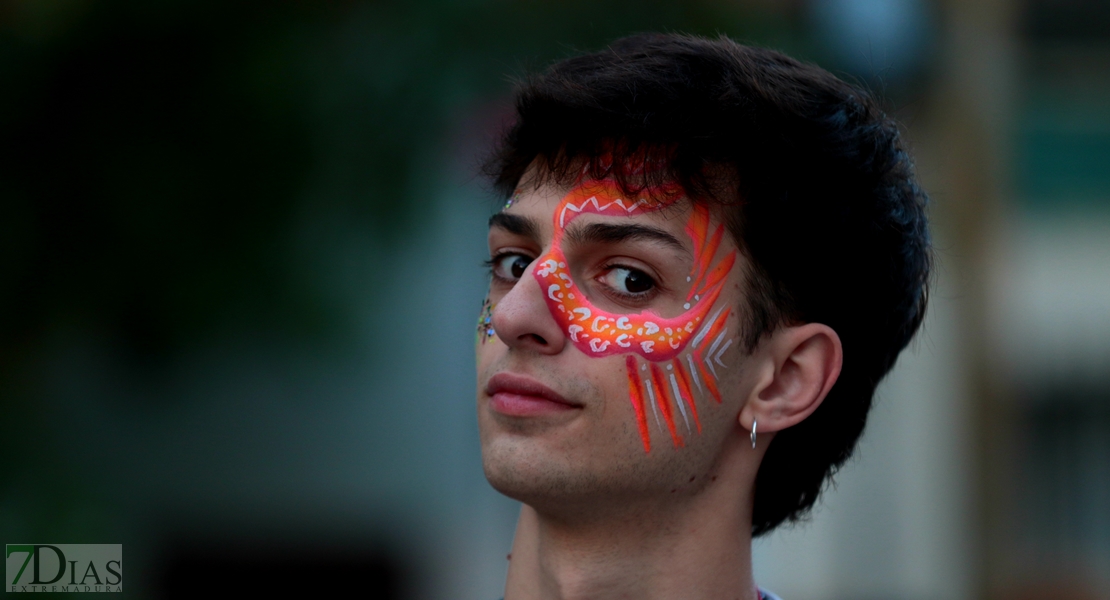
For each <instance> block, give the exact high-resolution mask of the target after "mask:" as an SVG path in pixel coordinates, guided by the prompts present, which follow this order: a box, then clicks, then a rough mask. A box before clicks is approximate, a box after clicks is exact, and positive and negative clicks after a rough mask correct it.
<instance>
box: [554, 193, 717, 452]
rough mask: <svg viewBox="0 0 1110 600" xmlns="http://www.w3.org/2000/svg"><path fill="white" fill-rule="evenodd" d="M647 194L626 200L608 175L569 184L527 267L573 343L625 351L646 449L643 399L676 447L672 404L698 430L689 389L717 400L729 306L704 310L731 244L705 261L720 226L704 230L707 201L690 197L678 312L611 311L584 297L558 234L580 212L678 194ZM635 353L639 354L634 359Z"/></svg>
mask: <svg viewBox="0 0 1110 600" xmlns="http://www.w3.org/2000/svg"><path fill="white" fill-rule="evenodd" d="M654 196H656V197H662V198H663V200H658V199H650V200H649V199H647V198H644V199H639V200H629V199H628V197H627V196H625V195H624V194H622V193H621V192H620V190H619V189H618V187H617V186H616V185H615V183H613V182H610V181H590V182H587V183H584V184H581V185H579V186H577V187H575V188H574V189H572V190H571V191H570V192H569V193H568V194H567V195H566V196H565V197H564V198H563V199H562V201H560V203H559V204H558V206H557V207H556V208H555V214H554V238H553V240H552V244H551V249H550V251H548V253H547V254H545V255H543V256H541V257H539V258H538V259H537V260H536V265H535V269H534V270H533V276H534V277H535V278H536V280H537V281H538V282H539V284H540V287H541V289H542V290H543V292H544V295H545V300H546V302H547V306H548V309H549V310H550V311H551V314H552V316H553V317H554V318H555V321H556V322H557V323H558V324H559V325H560V327H561V328H562V330H563V331H564V332H565V333H566V335H567V338H568V339H569V340H570V341H571V342H572V343H573V344H574V345H575V347H576V348H578V350H580V351H581V352H583V353H584V354H586V355H587V356H596V357H601V356H609V355H613V354H627V355H628V356H627V357H626V359H625V363H626V367H627V371H628V382H629V397H630V399H631V401H632V405H633V408H634V410H635V413H636V419H637V424H638V426H639V430H640V436H641V438H642V439H643V443H644V450H645V451H647V452H650V451H651V436H650V432H649V427H648V419H647V411H646V408H645V404H647V406H650V409H651V411H652V413H653V414H654V415H655V420H656V423H657V425H659V427H660V428H662V427H663V422H665V423H666V429H667V431H668V432H669V433H670V436H671V440H672V442H673V443H674V445H675V446H676V447H681V446H683V445H684V443H683V436H682V435H681V434H680V433H679V431H678V428H677V427H676V425H675V419H674V410H673V409H672V405H674V406H675V407H677V409H678V412H679V414H680V415H681V416H682V419H683V421H684V422H685V424H686V428H687V431H688V432H692V431H693V429H692V427H691V425H690V418H691V416H692V418H693V421H694V424H695V425H696V427H697V430H698V431H699V432H700V431H701V421H700V419H699V418H698V411H697V405H696V404H695V401H694V389H698V390H703V391H706V390H707V391H708V393H709V394H710V395H712V397H713V398H714V399H715V400H716V401H717V402H718V403H720V401H721V396H720V393H719V391H718V389H717V386H716V367H714V363H716V364H717V365H719V366H721V367H723V366H724V363H722V362H721V360H720V357H721V354H723V353H724V351H725V350H726V349H728V347H729V346H731V345H732V340H731V339H726V338H727V337H728V336H727V331H726V322H727V319H728V315H729V310H728V309H727V308H723V307H722V308H718V309H717V310H716V311H715V312H713V313H710V311H711V309H712V308H713V305H714V303H715V302H716V301H717V299H718V297H719V296H720V294H721V290H722V287H723V285H724V281H725V279H726V277H727V276H728V274H729V272H730V271H731V270H732V267H733V265H734V264H735V263H736V251H735V250H733V251H731V252H729V253H728V254H727V255H725V256H724V257H723V258H722V259H721V260H719V261H717V262H716V264H715V265H714V264H712V263H713V257H714V256H715V255H716V253H717V250H718V248H719V247H720V244H721V241H722V239H723V237H724V226H723V225H719V224H718V225H717V226H716V227H714V228H712V229H713V230H712V231H710V229H711V226H710V218H709V209H708V208H707V207H706V206H705V205H704V204H701V203H695V204H694V207H693V211H692V214H691V216H690V218H689V220H688V221H687V223H686V228H685V229H686V233H687V235H689V236H690V239H691V240H692V242H693V250H694V266H693V270H692V272H691V273H690V275H689V277H688V281H689V282H690V290H689V293H688V294H687V297H686V302H685V304H684V305H683V308H684V310H685V312H683V313H682V314H680V315H678V316H675V317H670V318H664V317H662V316H660V315H658V314H656V313H654V312H652V311H651V310H644V311H643V312H640V313H638V314H619V313H612V312H608V311H606V310H604V309H601V308H599V307H597V306H596V305H594V304H593V303H591V302H590V300H589V298H587V297H586V295H585V294H584V293H582V291H581V290H580V289H579V287H578V285H577V284H576V283H575V281H574V280H573V279H572V277H571V271H570V269H569V268H568V267H567V260H566V257H565V255H564V254H563V249H562V240H563V234H564V232H565V230H566V227H567V226H568V225H570V223H571V222H572V221H573V220H574V219H576V218H578V217H579V216H581V215H584V214H597V215H605V216H633V215H637V214H644V213H649V212H653V211H658V210H662V209H664V208H666V207H667V206H669V205H671V204H673V203H674V202H675V201H676V200H677V197H678V194H676V193H661V194H654ZM668 198H669V200H668ZM636 356H639V357H640V358H641V359H642V360H643V361H645V362H644V363H643V364H641V363H640V362H638V361H637V358H636ZM664 363H665V364H664ZM661 365H662V366H661ZM687 409H689V410H688V411H687ZM660 416H662V420H661V419H660Z"/></svg>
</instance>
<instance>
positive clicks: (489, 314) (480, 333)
mask: <svg viewBox="0 0 1110 600" xmlns="http://www.w3.org/2000/svg"><path fill="white" fill-rule="evenodd" d="M495 306H496V305H495V304H491V303H490V301H489V297H488V296H487V297H486V299H485V300H484V301H483V302H482V310H481V312H479V313H478V328H477V330H476V331H475V332H474V344H475V345H482V344H485V343H486V342H487V341H489V339H490V338H491V337H493V334H494V331H493V325H491V324H490V321H492V320H493V309H494V307H495Z"/></svg>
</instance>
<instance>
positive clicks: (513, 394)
mask: <svg viewBox="0 0 1110 600" xmlns="http://www.w3.org/2000/svg"><path fill="white" fill-rule="evenodd" d="M486 394H487V395H488V396H489V398H490V408H492V409H493V410H494V411H497V412H499V413H501V414H504V415H509V416H515V417H533V416H541V415H549V414H558V413H565V412H568V411H572V410H575V409H580V408H582V405H581V404H578V403H575V402H571V401H569V400H567V399H566V398H564V397H562V396H560V395H559V394H558V393H556V392H555V391H554V390H552V389H551V388H549V387H547V386H545V385H543V384H542V383H540V382H538V381H536V380H535V379H532V378H531V377H526V376H524V375H515V374H512V373H498V374H497V375H494V376H493V377H491V378H490V380H489V383H487V384H486Z"/></svg>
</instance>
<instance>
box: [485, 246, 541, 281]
mask: <svg viewBox="0 0 1110 600" xmlns="http://www.w3.org/2000/svg"><path fill="white" fill-rule="evenodd" d="M509 256H520V257H523V258H524V259H525V260H527V261H528V262H532V261H534V260H536V259H535V258H533V257H531V256H528V255H527V254H524V253H523V252H516V251H505V252H498V253H497V254H494V255H493V256H491V257H490V258H489V260H484V261H482V264H483V265H485V267H486V269H487V270H488V271H489V276H490V278H491V279H493V280H494V281H497V282H499V283H503V284H505V285H513V284H514V283H516V281H513V280H512V279H507V278H505V277H502V276H500V275H498V274H497V270H496V267H497V263H499V262H501V261H502V260H503V259H505V258H506V257H509Z"/></svg>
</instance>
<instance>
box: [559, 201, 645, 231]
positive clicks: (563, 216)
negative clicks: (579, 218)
mask: <svg viewBox="0 0 1110 600" xmlns="http://www.w3.org/2000/svg"><path fill="white" fill-rule="evenodd" d="M647 203H648V201H647V200H643V199H640V200H637V201H636V202H633V203H632V206H625V205H624V201H623V200H621V199H620V198H618V199H616V200H614V201H612V202H610V203H609V204H606V205H605V206H601V205H600V204H599V203H598V201H597V196H590V198H589V199H588V200H586V201H585V202H583V203H582V204H579V205H578V206H575V205H573V204H571V203H570V202H567V204H566V206H564V207H563V211H562V212H560V213H559V227H565V226H566V216H567V211H568V210H573V211H574V212H576V213H581V212H582V211H583V210H585V209H586V206H588V205H590V204H593V205H594V209H595V210H596V211H597V212H599V213H600V212H605V209H607V208H609V207H610V206H613V205H614V204H616V205H617V206H619V207H621V208H623V209H624V211H625V212H627V213H631V212H632V211H634V210H636V209H637V208H639V207H640V205H641V204H647Z"/></svg>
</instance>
